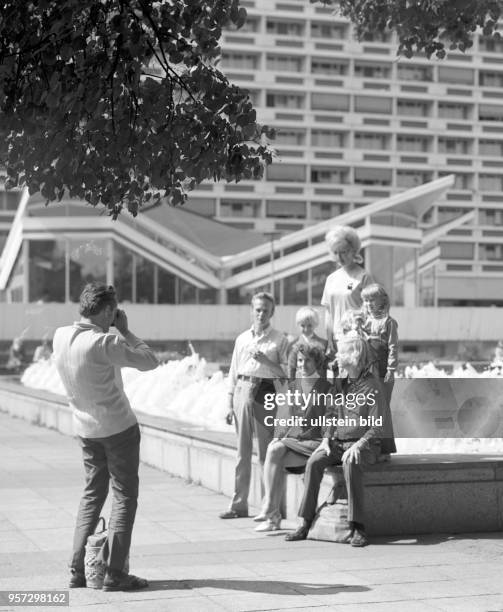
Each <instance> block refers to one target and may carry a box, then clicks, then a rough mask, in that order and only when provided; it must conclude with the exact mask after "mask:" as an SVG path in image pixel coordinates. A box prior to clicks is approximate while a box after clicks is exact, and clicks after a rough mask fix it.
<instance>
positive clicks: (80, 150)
mask: <svg viewBox="0 0 503 612" xmlns="http://www.w3.org/2000/svg"><path fill="white" fill-rule="evenodd" d="M245 19H246V11H245V10H244V9H242V8H240V7H239V3H238V0H220V1H219V2H212V1H207V0H197V1H196V0H185V1H182V0H171V1H170V2H155V1H153V0H137V1H131V2H126V1H125V0H82V1H81V0H66V1H65V2H64V3H56V2H47V1H40V0H38V1H37V2H17V1H16V0H11V1H9V2H4V3H3V11H2V13H1V15H0V43H1V44H0V163H1V164H2V165H4V166H5V167H6V168H7V173H8V177H9V178H8V185H9V186H14V185H19V184H26V185H28V188H29V189H30V192H32V193H33V192H35V191H41V193H42V194H43V195H44V197H46V198H47V199H48V200H54V199H58V198H61V197H62V194H63V193H64V192H65V191H66V192H67V193H68V195H70V196H71V197H76V198H82V199H85V200H87V201H88V202H90V203H91V204H93V205H98V204H104V205H105V206H107V207H108V209H109V213H110V214H111V216H112V217H113V218H116V217H117V215H118V214H120V212H121V210H122V209H123V208H127V210H129V211H130V212H131V213H132V214H134V215H135V214H137V212H138V211H139V210H140V209H141V206H142V204H143V203H144V202H148V203H149V204H148V205H149V206H151V205H152V204H155V203H157V202H159V201H160V200H161V198H162V197H166V198H167V199H168V201H169V202H170V203H171V204H173V205H178V204H182V203H183V202H184V200H185V199H186V196H187V191H188V190H190V189H193V188H194V187H195V186H196V185H197V184H198V183H200V182H201V181H203V180H206V179H211V178H213V177H217V178H219V179H220V178H222V179H225V180H229V181H239V180H241V179H243V178H250V177H255V178H259V177H260V176H262V173H263V169H264V165H265V164H267V163H270V162H271V160H272V155H271V152H270V150H269V149H268V148H267V147H265V146H263V145H262V144H260V143H261V138H260V134H261V130H265V131H266V133H267V131H268V128H267V127H266V126H265V127H262V128H261V127H260V126H258V125H257V124H256V113H255V111H254V109H253V106H252V103H251V101H250V99H249V97H248V94H247V92H246V90H241V89H240V88H239V87H236V86H234V85H232V84H231V83H229V81H228V80H227V78H226V77H225V76H224V75H223V74H222V73H221V72H219V71H218V69H217V68H216V66H215V63H214V61H213V60H214V58H215V57H218V55H219V53H220V48H219V38H220V36H221V32H222V28H223V27H224V26H226V25H227V24H229V23H233V24H234V25H236V26H237V27H239V26H241V25H242V24H243V23H244V20H245ZM154 63H155V65H154ZM145 75H150V76H145Z"/></svg>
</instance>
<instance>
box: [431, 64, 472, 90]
mask: <svg viewBox="0 0 503 612" xmlns="http://www.w3.org/2000/svg"><path fill="white" fill-rule="evenodd" d="M473 77H474V72H473V70H472V69H471V68H452V67H451V66H439V68H438V80H439V82H441V83H454V84H456V85H473Z"/></svg>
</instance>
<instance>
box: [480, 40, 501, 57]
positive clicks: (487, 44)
mask: <svg viewBox="0 0 503 612" xmlns="http://www.w3.org/2000/svg"><path fill="white" fill-rule="evenodd" d="M479 49H480V51H488V52H489V53H503V39H502V38H495V37H494V36H479Z"/></svg>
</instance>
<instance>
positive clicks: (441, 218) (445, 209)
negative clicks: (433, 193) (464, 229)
mask: <svg viewBox="0 0 503 612" xmlns="http://www.w3.org/2000/svg"><path fill="white" fill-rule="evenodd" d="M466 212H468V209H466V208H459V207H457V206H439V207H438V222H439V223H446V222H447V221H452V220H453V219H457V218H458V217H460V216H461V215H464V214H465V213H466Z"/></svg>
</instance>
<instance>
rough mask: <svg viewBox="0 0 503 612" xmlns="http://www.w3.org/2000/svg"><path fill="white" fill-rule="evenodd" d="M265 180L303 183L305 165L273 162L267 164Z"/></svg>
mask: <svg viewBox="0 0 503 612" xmlns="http://www.w3.org/2000/svg"><path fill="white" fill-rule="evenodd" d="M267 180H268V181H295V182H296V183H303V182H304V181H305V180H306V167H305V166H303V165H301V164H282V163H275V164H272V165H270V166H267Z"/></svg>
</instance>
